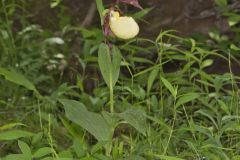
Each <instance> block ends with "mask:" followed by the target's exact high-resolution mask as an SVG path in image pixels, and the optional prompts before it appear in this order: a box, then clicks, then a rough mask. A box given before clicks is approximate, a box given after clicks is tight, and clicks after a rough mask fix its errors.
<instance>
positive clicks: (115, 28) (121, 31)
mask: <svg viewBox="0 0 240 160" xmlns="http://www.w3.org/2000/svg"><path fill="white" fill-rule="evenodd" d="M109 23H110V24H109V25H110V29H111V31H112V33H113V34H114V35H115V36H116V37H118V38H120V39H131V38H134V37H135V36H136V35H137V34H138V33H139V26H138V24H137V22H136V21H135V20H134V19H133V18H132V17H128V16H120V14H119V12H117V11H111V12H110V22H109Z"/></svg>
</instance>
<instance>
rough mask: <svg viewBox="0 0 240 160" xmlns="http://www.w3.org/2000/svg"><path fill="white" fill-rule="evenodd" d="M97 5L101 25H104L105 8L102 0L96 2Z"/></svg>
mask: <svg viewBox="0 0 240 160" xmlns="http://www.w3.org/2000/svg"><path fill="white" fill-rule="evenodd" d="M96 4H97V10H98V13H99V16H100V19H101V24H102V25H103V11H104V6H103V2H102V0H96Z"/></svg>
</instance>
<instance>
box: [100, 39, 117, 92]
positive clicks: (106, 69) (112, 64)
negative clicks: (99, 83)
mask: <svg viewBox="0 0 240 160" xmlns="http://www.w3.org/2000/svg"><path fill="white" fill-rule="evenodd" d="M120 63H121V53H120V50H119V49H118V48H117V47H116V46H113V48H112V50H111V53H110V49H109V47H108V45H106V44H104V43H102V44H100V46H99V49H98V64H99V67H100V71H101V73H102V76H103V79H104V81H105V82H106V84H107V85H108V87H109V88H110V87H114V85H115V84H116V82H117V80H118V77H119V72H120Z"/></svg>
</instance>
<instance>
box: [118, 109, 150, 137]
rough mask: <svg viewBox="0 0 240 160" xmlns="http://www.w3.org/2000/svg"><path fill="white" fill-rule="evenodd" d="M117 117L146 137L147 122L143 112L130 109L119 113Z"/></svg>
mask: <svg viewBox="0 0 240 160" xmlns="http://www.w3.org/2000/svg"><path fill="white" fill-rule="evenodd" d="M119 117H120V118H122V119H124V120H125V121H127V122H128V123H129V124H130V125H131V126H133V127H134V128H135V129H136V130H138V131H139V132H140V133H142V134H143V135H145V136H146V132H147V121H146V115H145V112H144V111H143V110H140V109H138V108H132V109H129V110H127V111H125V112H123V113H120V114H119Z"/></svg>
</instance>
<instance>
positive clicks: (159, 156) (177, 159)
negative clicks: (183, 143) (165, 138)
mask: <svg viewBox="0 0 240 160" xmlns="http://www.w3.org/2000/svg"><path fill="white" fill-rule="evenodd" d="M153 156H154V157H157V158H161V159H164V160H184V159H182V158H177V157H170V156H164V155H157V154H154V155H153Z"/></svg>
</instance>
